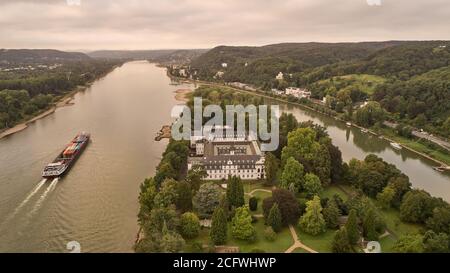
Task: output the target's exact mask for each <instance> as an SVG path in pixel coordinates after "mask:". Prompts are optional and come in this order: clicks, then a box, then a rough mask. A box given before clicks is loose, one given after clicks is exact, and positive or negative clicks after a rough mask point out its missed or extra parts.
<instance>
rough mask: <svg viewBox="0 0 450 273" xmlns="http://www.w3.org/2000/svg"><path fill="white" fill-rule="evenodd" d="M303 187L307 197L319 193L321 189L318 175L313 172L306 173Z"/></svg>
mask: <svg viewBox="0 0 450 273" xmlns="http://www.w3.org/2000/svg"><path fill="white" fill-rule="evenodd" d="M304 189H305V192H306V194H307V196H308V197H312V196H316V195H319V194H320V193H321V192H322V191H323V188H322V184H321V183H320V179H319V177H318V176H317V175H315V174H313V173H307V174H306V175H305V185H304Z"/></svg>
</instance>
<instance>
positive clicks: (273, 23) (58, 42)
mask: <svg viewBox="0 0 450 273" xmlns="http://www.w3.org/2000/svg"><path fill="white" fill-rule="evenodd" d="M384 40H450V1H449V0H220V1H219V0H0V48H55V49H61V50H84V51H91V50H99V49H125V50H132V49H134V50H136V49H169V48H170V49H174V48H212V47H214V46H218V45H252V46H255V45H256V46H257V45H266V44H273V43H282V42H311V41H315V42H356V41H384Z"/></svg>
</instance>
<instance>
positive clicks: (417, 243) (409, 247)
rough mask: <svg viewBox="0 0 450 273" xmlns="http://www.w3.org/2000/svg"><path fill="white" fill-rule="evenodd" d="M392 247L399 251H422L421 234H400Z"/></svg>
mask: <svg viewBox="0 0 450 273" xmlns="http://www.w3.org/2000/svg"><path fill="white" fill-rule="evenodd" d="M393 249H394V250H395V251H397V252H399V253H422V252H423V236H422V235H420V234H406V235H402V236H400V238H399V239H398V240H397V242H395V244H394V248H393Z"/></svg>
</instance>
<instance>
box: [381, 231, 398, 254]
mask: <svg viewBox="0 0 450 273" xmlns="http://www.w3.org/2000/svg"><path fill="white" fill-rule="evenodd" d="M395 242H396V240H395V238H394V236H392V235H389V236H386V237H383V238H381V239H380V244H381V252H383V253H394V250H393V247H394V244H395Z"/></svg>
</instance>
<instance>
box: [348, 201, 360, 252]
mask: <svg viewBox="0 0 450 273" xmlns="http://www.w3.org/2000/svg"><path fill="white" fill-rule="evenodd" d="M345 229H346V230H347V234H348V240H349V242H350V244H352V245H356V244H357V243H358V240H359V228H358V216H357V214H356V210H354V209H352V210H350V213H349V215H348V219H347V223H346V224H345Z"/></svg>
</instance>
